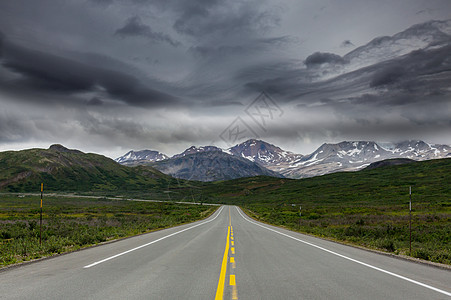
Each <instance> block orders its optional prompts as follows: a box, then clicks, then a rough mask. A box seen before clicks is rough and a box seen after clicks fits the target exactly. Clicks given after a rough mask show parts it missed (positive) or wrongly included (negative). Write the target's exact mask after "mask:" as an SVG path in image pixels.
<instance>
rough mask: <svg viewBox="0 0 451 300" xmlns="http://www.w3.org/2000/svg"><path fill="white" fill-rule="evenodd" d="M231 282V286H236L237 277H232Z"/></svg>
mask: <svg viewBox="0 0 451 300" xmlns="http://www.w3.org/2000/svg"><path fill="white" fill-rule="evenodd" d="M229 282H230V283H229V284H230V285H236V280H235V275H230V280H229Z"/></svg>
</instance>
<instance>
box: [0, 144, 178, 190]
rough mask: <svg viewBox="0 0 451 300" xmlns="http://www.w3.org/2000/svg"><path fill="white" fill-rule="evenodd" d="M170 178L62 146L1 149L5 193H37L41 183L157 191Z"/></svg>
mask: <svg viewBox="0 0 451 300" xmlns="http://www.w3.org/2000/svg"><path fill="white" fill-rule="evenodd" d="M172 181H175V179H173V178H172V177H170V176H168V175H165V174H163V173H161V172H159V171H157V170H155V169H154V168H152V167H148V166H139V167H134V168H131V167H126V166H122V165H120V164H118V163H116V162H115V161H114V160H112V159H109V158H107V157H104V156H102V155H97V154H92V153H88V154H86V153H83V152H81V151H78V150H69V149H67V148H65V147H63V146H61V145H52V146H51V147H50V148H49V149H29V150H22V151H6V152H0V191H4V192H8V191H9V192H32V191H33V192H36V191H38V190H39V185H40V183H41V182H44V183H45V190H46V191H78V192H95V191H102V192H107V191H137V190H140V191H141V190H156V191H160V190H161V189H163V188H166V187H167V186H168V185H169V184H171V183H172ZM176 183H177V184H178V182H175V183H173V184H176Z"/></svg>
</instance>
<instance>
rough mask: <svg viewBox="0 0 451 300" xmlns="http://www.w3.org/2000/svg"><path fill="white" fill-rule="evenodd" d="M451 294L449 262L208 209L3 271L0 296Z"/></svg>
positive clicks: (353, 296) (360, 296)
mask: <svg viewBox="0 0 451 300" xmlns="http://www.w3.org/2000/svg"><path fill="white" fill-rule="evenodd" d="M221 297H223V298H224V299H331V298H333V299H451V272H450V271H447V270H443V269H438V268H434V267H429V266H426V265H421V264H416V263H411V262H408V261H404V260H398V259H395V258H392V257H388V256H384V255H379V254H375V253H372V252H368V251H363V250H360V249H356V248H353V247H348V246H344V245H340V244H336V243H333V242H328V241H325V240H321V239H316V238H313V237H310V236H305V235H302V234H298V233H294V232H291V231H287V230H283V229H280V228H277V227H273V226H269V225H266V224H262V223H259V222H256V221H254V220H252V219H249V218H248V217H247V216H245V215H244V214H243V212H242V211H240V210H239V209H238V208H237V207H231V206H224V207H221V208H220V209H219V210H218V211H217V212H216V213H215V214H213V216H211V217H210V218H208V219H206V220H203V221H199V222H195V223H192V224H187V225H183V226H178V227H175V228H171V229H166V230H161V231H158V232H154V233H150V234H146V235H141V236H137V237H134V238H129V239H125V240H121V241H119V242H116V243H111V244H107V245H103V246H99V247H94V248H90V249H87V250H84V251H79V252H75V253H71V254H67V255H63V256H59V257H56V258H52V259H48V260H43V261H39V262H36V263H32V264H28V265H24V266H20V267H17V268H12V269H9V270H6V271H2V272H0V298H1V299H215V298H216V299H220V298H221Z"/></svg>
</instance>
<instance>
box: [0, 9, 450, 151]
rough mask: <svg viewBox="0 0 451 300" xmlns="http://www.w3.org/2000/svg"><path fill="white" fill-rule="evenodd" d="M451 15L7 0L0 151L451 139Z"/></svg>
mask: <svg viewBox="0 0 451 300" xmlns="http://www.w3.org/2000/svg"><path fill="white" fill-rule="evenodd" d="M450 16H451V1H449V0H397V1H393V0H378V1H370V0H367V1H364V0H315V1H312V0H279V1H275V0H248V1H244V0H241V1H236V0H231V1H218V0H189V1H186V0H185V1H184V0H172V1H169V0H39V1H35V0H14V1H13V0H2V1H0V151H5V150H18V149H25V148H32V147H42V148H47V147H49V146H50V145H51V144H54V143H59V144H63V145H65V146H66V147H69V148H76V149H80V150H82V151H85V152H96V153H101V154H104V155H106V156H109V157H112V158H116V157H118V156H120V155H122V154H124V153H125V152H127V151H129V150H131V149H133V150H141V149H153V150H159V151H161V152H163V153H166V154H168V155H173V154H175V153H179V152H182V151H183V150H184V149H186V148H188V147H189V146H191V145H196V146H202V145H216V146H219V147H223V148H227V147H229V146H232V145H234V144H236V143H238V142H243V141H244V140H246V139H248V138H260V139H263V140H265V141H268V142H270V143H273V144H276V145H278V146H280V147H282V148H283V149H286V150H290V151H293V152H296V153H302V154H307V153H310V152H312V151H313V150H315V149H316V148H317V147H318V146H320V145H321V144H322V143H325V142H329V143H333V142H340V141H343V140H375V141H382V142H388V141H400V140H407V139H422V140H424V141H426V142H430V143H443V144H451V84H450V82H451V74H450V71H449V70H450V69H451V21H447V19H449V18H450ZM433 20H435V21H433ZM412 26H413V27H412ZM379 37H385V38H379ZM262 92H265V93H264V94H262Z"/></svg>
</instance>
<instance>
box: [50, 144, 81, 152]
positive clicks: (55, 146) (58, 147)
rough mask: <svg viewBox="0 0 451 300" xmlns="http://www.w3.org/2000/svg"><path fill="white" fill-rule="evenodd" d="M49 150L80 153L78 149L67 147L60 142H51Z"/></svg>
mask: <svg viewBox="0 0 451 300" xmlns="http://www.w3.org/2000/svg"><path fill="white" fill-rule="evenodd" d="M49 150H52V151H56V152H65V153H74V154H82V153H83V152H81V151H80V150H75V149H68V148H66V147H64V146H63V145H61V144H53V145H51V146H50V147H49Z"/></svg>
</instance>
